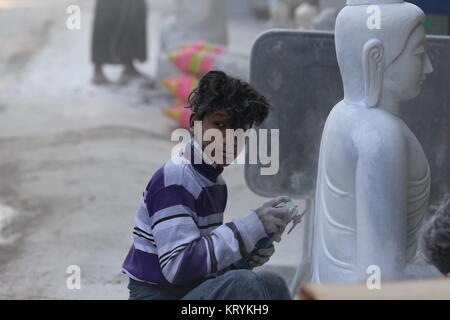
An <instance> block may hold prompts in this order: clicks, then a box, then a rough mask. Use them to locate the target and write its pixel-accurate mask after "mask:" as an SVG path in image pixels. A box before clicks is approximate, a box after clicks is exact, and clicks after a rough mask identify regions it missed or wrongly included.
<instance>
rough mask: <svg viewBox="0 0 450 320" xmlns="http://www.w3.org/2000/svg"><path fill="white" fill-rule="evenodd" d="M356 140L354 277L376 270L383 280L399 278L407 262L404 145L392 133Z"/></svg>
mask: <svg viewBox="0 0 450 320" xmlns="http://www.w3.org/2000/svg"><path fill="white" fill-rule="evenodd" d="M383 129H384V130H379V129H376V130H372V131H371V130H366V131H364V132H360V134H359V136H358V138H356V139H355V140H356V148H357V151H358V161H357V168H356V195H355V196H356V219H357V222H356V226H357V252H356V254H357V258H356V260H357V265H356V269H357V276H358V278H359V279H360V280H364V279H367V277H368V274H367V268H368V267H369V266H372V265H375V266H378V267H379V268H380V270H381V278H382V280H387V279H389V278H399V277H402V272H403V270H404V268H405V261H406V214H407V207H406V205H407V186H408V183H407V181H408V150H407V148H408V147H407V142H406V140H405V138H404V136H403V134H402V132H401V131H400V130H397V128H383Z"/></svg>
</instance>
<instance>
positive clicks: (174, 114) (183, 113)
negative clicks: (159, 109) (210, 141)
mask: <svg viewBox="0 0 450 320" xmlns="http://www.w3.org/2000/svg"><path fill="white" fill-rule="evenodd" d="M164 113H165V114H166V115H167V116H168V117H169V118H171V119H173V120H175V121H176V122H177V123H178V124H179V125H180V126H181V127H182V128H186V129H189V127H190V124H189V119H190V117H191V114H192V110H191V109H188V108H185V105H176V106H172V107H169V108H167V109H165V110H164Z"/></svg>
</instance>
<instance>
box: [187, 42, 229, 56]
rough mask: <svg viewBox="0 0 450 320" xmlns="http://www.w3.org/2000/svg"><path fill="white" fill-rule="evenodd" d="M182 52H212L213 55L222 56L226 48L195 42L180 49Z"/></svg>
mask: <svg viewBox="0 0 450 320" xmlns="http://www.w3.org/2000/svg"><path fill="white" fill-rule="evenodd" d="M181 49H182V50H184V49H192V50H195V51H206V52H212V53H215V54H223V53H225V51H226V48H225V47H224V46H221V45H218V44H212V43H209V42H207V41H202V40H200V41H195V42H191V43H188V44H185V45H184V46H182V47H181Z"/></svg>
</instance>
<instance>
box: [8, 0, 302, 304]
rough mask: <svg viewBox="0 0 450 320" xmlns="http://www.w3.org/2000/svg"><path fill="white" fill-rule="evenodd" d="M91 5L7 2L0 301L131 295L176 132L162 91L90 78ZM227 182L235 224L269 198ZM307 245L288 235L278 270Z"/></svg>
mask: <svg viewBox="0 0 450 320" xmlns="http://www.w3.org/2000/svg"><path fill="white" fill-rule="evenodd" d="M36 3H38V4H36ZM74 3H76V4H79V5H80V6H81V8H82V28H81V30H77V31H70V30H68V29H67V28H66V27H65V21H66V17H67V16H66V13H65V10H66V8H67V6H68V5H69V4H74ZM92 9H93V1H90V0H79V1H73V0H72V1H66V0H40V1H39V2H37V1H26V0H15V1H6V0H0V46H1V47H2V48H4V50H3V49H2V51H1V53H0V71H1V72H2V77H0V90H1V94H0V283H1V285H0V298H8V299H19V298H20V299H22V298H32V299H80V298H82V299H104V298H108V299H125V298H127V290H126V278H125V277H124V276H123V275H122V274H121V273H120V266H121V263H122V261H123V258H124V256H125V254H126V252H127V250H128V247H129V245H130V239H131V228H132V224H133V217H134V211H135V209H136V206H137V202H138V200H139V197H140V195H141V193H142V189H143V188H144V187H145V185H146V183H147V181H148V179H149V177H150V176H151V174H152V173H153V172H154V171H155V170H156V169H157V168H158V167H159V166H160V165H161V164H162V163H163V162H164V161H165V160H166V159H167V158H168V157H169V156H170V151H171V148H172V146H173V143H171V142H170V133H171V132H172V130H173V129H174V127H173V125H172V123H171V121H170V120H169V119H166V118H165V117H164V116H163V115H162V109H163V107H165V106H167V105H168V104H170V99H169V98H168V97H167V95H166V94H165V93H164V92H163V91H162V90H159V89H156V90H150V89H142V88H139V87H138V86H137V85H135V86H130V87H128V88H125V89H121V88H118V87H111V88H98V87H95V86H92V85H91V84H90V83H89V80H90V76H91V66H90V65H89V44H90V30H91V21H92ZM243 26H244V27H243V29H245V30H247V33H248V35H247V42H243V39H244V38H245V37H244V36H243V34H245V32H242V31H241V32H240V33H239V37H238V40H233V37H232V46H233V45H235V46H236V48H237V49H239V50H241V51H242V50H249V49H250V47H251V42H252V41H253V39H254V37H255V36H256V35H257V33H258V32H259V29H258V28H259V27H258V26H257V25H253V26H249V22H248V21H246V22H245V23H244V22H243ZM238 27H239V21H236V22H235V23H234V24H233V27H232V31H233V30H236V29H238ZM233 41H234V42H233ZM233 43H234V44H233ZM147 66H148V65H143V66H141V67H142V68H143V70H146V68H147ZM119 71H120V70H118V69H117V68H114V67H111V68H109V69H108V70H107V72H108V74H109V75H110V76H111V77H113V78H114V77H117V75H118V73H119ZM224 177H225V180H226V181H227V182H228V185H229V191H230V200H229V204H228V207H227V210H226V212H225V216H226V219H227V220H230V219H232V218H233V217H239V216H242V215H243V214H245V213H246V212H247V211H248V210H249V209H251V208H254V207H256V206H259V205H260V204H261V203H262V202H263V201H266V199H264V198H261V197H258V196H256V195H254V194H253V193H252V192H251V191H249V189H248V188H247V186H246V184H245V181H244V177H243V168H242V167H238V166H235V167H232V168H230V169H227V170H226V172H225V174H224ZM298 242H299V235H298V234H293V235H290V236H288V237H286V238H285V239H284V241H283V243H281V244H280V245H278V246H277V253H276V254H275V256H274V257H273V259H272V261H271V262H270V266H271V267H273V268H277V269H278V270H282V271H283V272H284V274H285V275H288V274H289V272H290V271H291V269H292V267H293V266H295V265H296V264H297V261H298V259H299V256H300V255H299V253H298V252H297V251H298V247H299V245H298ZM69 265H78V266H80V268H81V272H82V288H81V290H68V289H67V287H66V279H67V277H68V275H67V274H66V268H67V267H68V266H69Z"/></svg>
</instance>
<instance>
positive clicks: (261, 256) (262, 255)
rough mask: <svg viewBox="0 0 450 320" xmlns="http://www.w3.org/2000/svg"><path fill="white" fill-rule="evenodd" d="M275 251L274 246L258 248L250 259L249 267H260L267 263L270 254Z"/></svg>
mask: <svg viewBox="0 0 450 320" xmlns="http://www.w3.org/2000/svg"><path fill="white" fill-rule="evenodd" d="M274 253H275V247H274V246H271V247H270V248H267V249H259V250H258V251H257V252H256V254H255V255H253V258H252V260H250V262H249V264H250V266H251V267H260V266H262V265H264V264H265V263H267V262H268V261H269V260H270V258H271V257H272V255H273V254H274Z"/></svg>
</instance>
